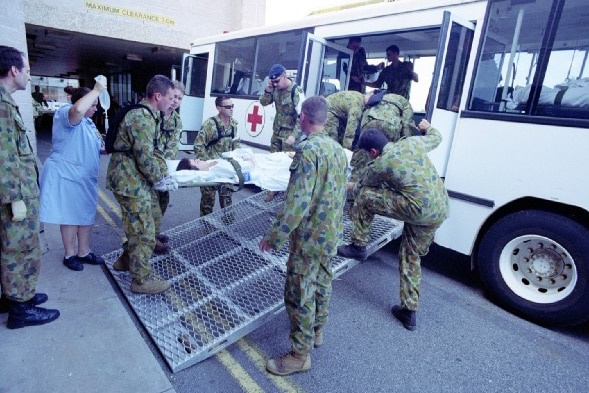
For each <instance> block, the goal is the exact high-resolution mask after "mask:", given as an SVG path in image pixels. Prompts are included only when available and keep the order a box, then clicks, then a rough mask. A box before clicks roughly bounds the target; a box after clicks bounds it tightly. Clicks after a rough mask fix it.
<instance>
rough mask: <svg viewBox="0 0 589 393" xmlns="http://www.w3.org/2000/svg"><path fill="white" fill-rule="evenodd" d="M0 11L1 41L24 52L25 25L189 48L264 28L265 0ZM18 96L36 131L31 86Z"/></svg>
mask: <svg viewBox="0 0 589 393" xmlns="http://www.w3.org/2000/svg"><path fill="white" fill-rule="evenodd" d="M0 9H1V10H2V12H1V13H0V26H2V36H1V38H0V44H1V45H9V46H13V47H15V48H18V49H20V50H22V51H23V52H25V53H26V51H27V41H26V30H25V23H28V24H32V25H38V26H45V27H52V28H55V29H60V30H68V31H73V32H79V33H85V34H93V35H99V36H105V37H111V38H120V39H124V40H130V41H137V42H145V43H149V44H154V45H163V46H170V47H176V48H182V49H186V50H188V49H189V48H190V43H191V42H193V41H194V40H195V39H196V38H199V37H203V36H208V35H214V34H219V33H222V32H224V31H235V30H240V29H243V28H249V27H255V26H262V25H263V24H264V22H265V12H266V0H216V1H214V2H211V1H210V0H176V1H164V0H116V1H115V0H100V1H90V0H16V1H15V0H0ZM14 98H15V100H16V102H17V104H18V105H19V109H20V112H21V115H22V117H23V119H24V121H25V123H26V124H27V127H28V128H29V129H30V130H34V122H33V109H32V101H31V87H30V86H28V87H27V90H26V91H20V92H16V93H15V94H14ZM30 136H31V141H32V143H33V145H34V146H33V147H34V149H35V151H36V140H35V138H34V136H35V135H34V132H31V135H30Z"/></svg>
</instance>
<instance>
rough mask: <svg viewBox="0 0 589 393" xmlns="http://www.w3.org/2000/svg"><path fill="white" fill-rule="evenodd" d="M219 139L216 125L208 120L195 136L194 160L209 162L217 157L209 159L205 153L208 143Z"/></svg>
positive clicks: (210, 119)
mask: <svg viewBox="0 0 589 393" xmlns="http://www.w3.org/2000/svg"><path fill="white" fill-rule="evenodd" d="M218 137H219V131H217V125H216V124H215V121H214V120H213V119H212V118H208V119H206V120H205V121H204V123H202V128H201V130H200V131H199V133H198V134H197V135H196V139H195V140H194V154H196V158H198V159H201V160H209V159H213V158H217V157H209V153H208V152H207V146H208V144H209V143H211V142H213V141H216V140H217V138H218Z"/></svg>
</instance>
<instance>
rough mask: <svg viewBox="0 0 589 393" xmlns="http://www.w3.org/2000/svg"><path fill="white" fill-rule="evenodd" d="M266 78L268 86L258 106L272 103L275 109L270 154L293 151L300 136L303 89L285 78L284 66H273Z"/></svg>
mask: <svg viewBox="0 0 589 393" xmlns="http://www.w3.org/2000/svg"><path fill="white" fill-rule="evenodd" d="M268 78H270V79H269V81H268V86H266V88H265V89H264V93H263V94H262V95H261V96H260V104H261V105H262V106H267V105H270V104H272V103H274V104H275V107H276V116H275V117H274V124H273V126H272V129H273V132H272V138H271V139H270V153H276V152H279V151H294V144H295V142H296V140H297V139H298V137H299V136H300V125H299V121H298V120H299V115H298V114H299V113H300V105H301V103H302V102H303V101H304V100H305V95H304V93H303V89H302V88H301V87H300V86H295V85H296V84H295V83H294V81H293V80H291V79H290V78H288V77H287V76H286V69H285V68H284V66H282V65H280V64H274V65H273V66H272V68H270V72H269V74H268ZM293 89H295V91H294V93H293V91H292V90H293Z"/></svg>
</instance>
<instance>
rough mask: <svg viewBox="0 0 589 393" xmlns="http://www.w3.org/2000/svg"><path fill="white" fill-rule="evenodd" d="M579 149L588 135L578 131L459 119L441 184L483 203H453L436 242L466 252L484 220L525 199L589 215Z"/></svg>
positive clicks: (588, 176) (584, 159) (587, 161)
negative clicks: (583, 211)
mask: <svg viewBox="0 0 589 393" xmlns="http://www.w3.org/2000/svg"><path fill="white" fill-rule="evenodd" d="M583 146H585V147H587V148H589V133H588V132H586V130H584V129H581V128H575V127H564V126H554V125H543V124H530V123H520V122H512V121H498V120H490V119H481V118H464V117H463V118H461V119H460V121H459V126H458V129H457V130H456V133H455V136H454V141H453V146H452V153H451V156H450V160H449V162H448V170H447V174H446V178H445V185H446V188H447V189H448V191H449V192H450V194H452V193H460V195H463V196H466V197H472V198H478V200H479V201H483V202H481V203H479V206H476V204H477V202H459V201H453V202H452V206H451V210H450V217H449V218H448V219H447V220H446V222H445V223H444V224H443V225H442V227H441V228H440V229H439V231H438V234H437V238H436V241H439V242H440V244H441V245H444V246H446V247H449V248H452V249H455V250H457V251H460V252H462V253H465V254H469V253H470V250H471V248H472V245H473V243H474V240H475V238H476V236H477V232H478V229H477V227H478V226H479V225H482V224H483V223H484V219H483V218H484V216H485V215H486V216H489V215H490V214H492V212H493V211H495V210H496V209H498V208H500V207H501V206H505V205H507V204H509V203H510V202H512V201H514V200H516V199H519V198H523V197H527V196H533V197H535V198H539V199H544V200H547V201H553V202H558V203H562V204H567V205H572V206H579V207H581V208H583V209H585V210H587V211H589V188H587V186H586V185H587V184H589V171H588V170H587V169H586V168H588V167H589V158H588V156H587V155H586V154H574V153H573V152H578V151H580V150H579V148H580V147H583ZM581 150H582V149H581ZM586 150H587V149H585V151H586ZM484 201H487V202H488V204H492V205H493V207H492V208H490V207H484V206H482V205H484V204H485V203H484ZM473 204H475V206H473ZM479 218H480V219H479ZM469 222H475V223H480V224H477V225H469V224H467V223H469Z"/></svg>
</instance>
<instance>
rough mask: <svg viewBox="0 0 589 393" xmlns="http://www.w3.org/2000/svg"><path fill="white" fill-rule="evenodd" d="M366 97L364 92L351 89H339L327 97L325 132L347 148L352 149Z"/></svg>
mask: <svg viewBox="0 0 589 393" xmlns="http://www.w3.org/2000/svg"><path fill="white" fill-rule="evenodd" d="M365 99H366V97H365V96H364V94H362V93H360V92H357V91H350V90H344V91H339V92H337V93H333V94H331V95H330V96H328V97H327V108H328V110H327V123H325V132H326V133H327V135H329V136H330V137H332V138H333V139H334V140H336V141H337V142H338V143H339V144H340V145H342V146H343V147H344V148H345V149H348V150H352V142H353V141H354V136H355V135H356V130H357V129H358V126H359V125H360V119H362V112H363V111H364V104H365Z"/></svg>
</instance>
